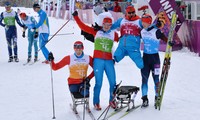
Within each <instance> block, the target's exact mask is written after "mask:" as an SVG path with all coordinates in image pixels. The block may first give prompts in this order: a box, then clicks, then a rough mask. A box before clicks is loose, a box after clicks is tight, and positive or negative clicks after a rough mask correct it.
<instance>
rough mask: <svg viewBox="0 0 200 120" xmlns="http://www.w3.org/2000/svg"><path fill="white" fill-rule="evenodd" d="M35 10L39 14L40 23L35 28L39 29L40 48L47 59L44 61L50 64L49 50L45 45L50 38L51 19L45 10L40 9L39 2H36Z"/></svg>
mask: <svg viewBox="0 0 200 120" xmlns="http://www.w3.org/2000/svg"><path fill="white" fill-rule="evenodd" d="M33 10H34V11H35V12H37V13H38V15H39V21H38V24H36V25H35V26H34V27H33V29H39V46H40V49H41V50H42V53H43V55H44V57H45V59H46V60H45V61H44V63H47V64H48V54H49V51H48V49H47V48H46V46H45V45H46V43H47V42H48V38H49V20H48V17H47V14H46V13H45V11H43V10H42V9H40V6H39V4H37V3H36V4H34V5H33Z"/></svg>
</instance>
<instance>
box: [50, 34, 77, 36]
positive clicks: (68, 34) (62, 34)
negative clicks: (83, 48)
mask: <svg viewBox="0 0 200 120" xmlns="http://www.w3.org/2000/svg"><path fill="white" fill-rule="evenodd" d="M72 34H74V33H62V34H57V35H56V36H60V35H72ZM49 36H53V35H49Z"/></svg>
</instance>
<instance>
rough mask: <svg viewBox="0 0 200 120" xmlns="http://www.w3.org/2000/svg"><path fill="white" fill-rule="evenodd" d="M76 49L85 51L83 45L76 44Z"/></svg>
mask: <svg viewBox="0 0 200 120" xmlns="http://www.w3.org/2000/svg"><path fill="white" fill-rule="evenodd" d="M74 49H83V44H75V45H74Z"/></svg>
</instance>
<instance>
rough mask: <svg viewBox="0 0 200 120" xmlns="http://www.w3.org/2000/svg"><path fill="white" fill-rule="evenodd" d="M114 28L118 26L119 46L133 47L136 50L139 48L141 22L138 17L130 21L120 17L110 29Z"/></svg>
mask: <svg viewBox="0 0 200 120" xmlns="http://www.w3.org/2000/svg"><path fill="white" fill-rule="evenodd" d="M116 28H120V33H121V37H120V39H119V46H123V47H134V48H135V49H136V50H139V48H140V31H141V29H142V22H141V20H140V19H136V20H133V21H130V20H127V19H125V18H120V19H118V20H117V21H116V22H115V23H114V24H113V25H112V27H111V29H112V30H113V29H116Z"/></svg>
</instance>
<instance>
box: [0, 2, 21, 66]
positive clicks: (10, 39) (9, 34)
mask: <svg viewBox="0 0 200 120" xmlns="http://www.w3.org/2000/svg"><path fill="white" fill-rule="evenodd" d="M5 9H6V11H4V12H2V13H1V16H0V25H1V26H3V27H4V28H5V33H6V40H7V44H8V53H9V60H8V62H12V61H13V54H12V46H13V51H14V60H15V62H19V59H18V52H17V28H16V25H15V21H16V22H17V23H18V25H19V26H21V27H24V26H23V25H22V24H21V22H20V20H19V18H18V15H17V12H15V11H14V10H13V9H11V4H10V2H5ZM2 21H3V22H4V23H2Z"/></svg>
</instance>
